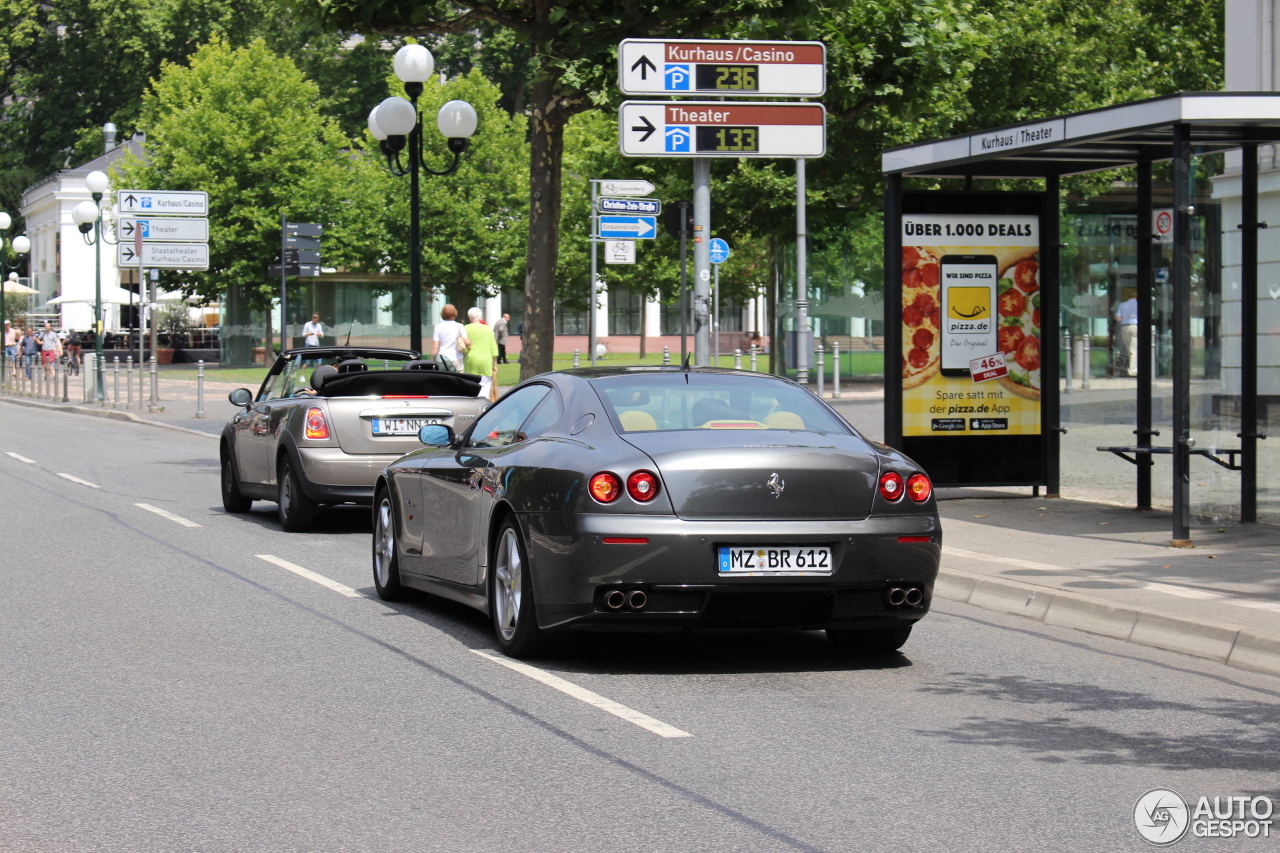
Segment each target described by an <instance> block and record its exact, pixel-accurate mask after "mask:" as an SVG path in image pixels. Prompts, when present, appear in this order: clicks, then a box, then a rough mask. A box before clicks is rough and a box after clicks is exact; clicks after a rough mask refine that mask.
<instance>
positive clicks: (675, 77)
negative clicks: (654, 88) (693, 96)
mask: <svg viewBox="0 0 1280 853" xmlns="http://www.w3.org/2000/svg"><path fill="white" fill-rule="evenodd" d="M665 74H666V83H667V89H668V90H669V91H674V92H688V91H690V90H691V88H692V83H693V74H692V73H691V72H690V70H689V66H688V65H668V66H667V68H666V71H665Z"/></svg>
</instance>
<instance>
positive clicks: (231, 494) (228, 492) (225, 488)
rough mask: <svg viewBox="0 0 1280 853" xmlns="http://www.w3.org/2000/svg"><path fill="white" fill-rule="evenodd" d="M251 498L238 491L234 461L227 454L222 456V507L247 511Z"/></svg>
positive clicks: (235, 511)
mask: <svg viewBox="0 0 1280 853" xmlns="http://www.w3.org/2000/svg"><path fill="white" fill-rule="evenodd" d="M252 507H253V499H252V498H246V497H245V496H244V495H243V494H241V493H240V478H239V477H237V476H236V461H235V459H234V458H233V457H232V456H231V455H230V454H227V455H225V456H223V457H222V508H223V509H225V510H226V511H227V512H234V513H242V512H248V511H249V510H250V509H251V508H252Z"/></svg>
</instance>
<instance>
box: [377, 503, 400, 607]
mask: <svg viewBox="0 0 1280 853" xmlns="http://www.w3.org/2000/svg"><path fill="white" fill-rule="evenodd" d="M374 536H375V538H376V542H377V545H376V547H375V548H374V552H373V567H374V570H375V571H376V572H377V573H378V585H379V586H382V587H386V586H388V585H390V583H391V558H392V557H393V556H395V547H396V540H395V534H394V532H393V530H392V525H391V501H389V500H387V499H386V498H383V499H382V503H380V504H379V505H378V529H377V531H376V532H375V533H374Z"/></svg>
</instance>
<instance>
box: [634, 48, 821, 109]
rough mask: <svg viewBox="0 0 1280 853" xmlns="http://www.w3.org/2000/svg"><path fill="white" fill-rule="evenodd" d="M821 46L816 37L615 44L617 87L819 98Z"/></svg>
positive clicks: (640, 91) (676, 92)
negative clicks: (787, 39) (794, 39)
mask: <svg viewBox="0 0 1280 853" xmlns="http://www.w3.org/2000/svg"><path fill="white" fill-rule="evenodd" d="M826 68H827V48H826V46H825V45H823V44H822V42H816V41H729V40H723V41H719V40H718V41H688V40H682V41H667V40H660V39H625V40H623V41H622V43H621V44H619V45H618V88H619V89H621V90H622V92H623V93H624V94H627V95H699V94H702V95H723V96H729V97H739V98H740V97H775V96H781V97H819V96H821V95H822V94H824V93H825V92H826V91H827V73H826Z"/></svg>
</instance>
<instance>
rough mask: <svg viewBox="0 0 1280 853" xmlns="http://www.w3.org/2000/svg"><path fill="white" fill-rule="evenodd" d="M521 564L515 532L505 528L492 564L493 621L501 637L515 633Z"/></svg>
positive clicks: (506, 637)
mask: <svg viewBox="0 0 1280 853" xmlns="http://www.w3.org/2000/svg"><path fill="white" fill-rule="evenodd" d="M522 569H523V566H522V565H521V561H520V544H519V542H518V541H517V539H516V532H515V531H514V530H512V529H511V528H507V529H506V530H505V531H503V533H502V541H501V542H500V543H499V544H498V559H497V561H496V565H495V566H494V570H493V571H494V580H493V586H494V589H493V592H494V601H493V609H494V621H495V622H496V623H497V628H498V632H499V633H500V634H502V639H504V640H510V639H511V638H512V637H514V636H515V633H516V627H517V625H516V622H517V620H518V619H519V618H520V588H521V580H522V579H521V572H522Z"/></svg>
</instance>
